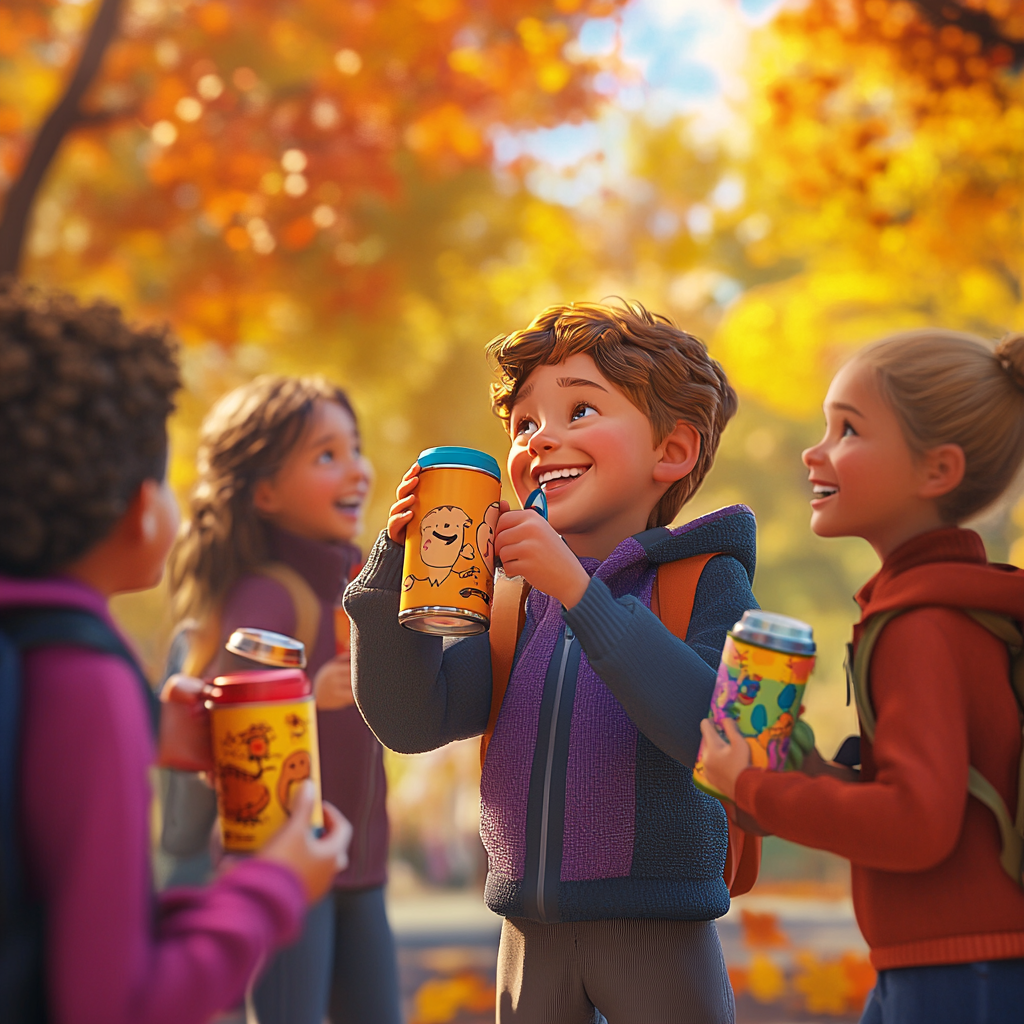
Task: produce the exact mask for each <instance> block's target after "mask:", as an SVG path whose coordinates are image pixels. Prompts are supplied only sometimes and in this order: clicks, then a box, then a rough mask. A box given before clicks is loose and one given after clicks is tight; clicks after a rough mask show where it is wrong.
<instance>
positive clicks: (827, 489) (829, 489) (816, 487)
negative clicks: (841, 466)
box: [811, 481, 839, 504]
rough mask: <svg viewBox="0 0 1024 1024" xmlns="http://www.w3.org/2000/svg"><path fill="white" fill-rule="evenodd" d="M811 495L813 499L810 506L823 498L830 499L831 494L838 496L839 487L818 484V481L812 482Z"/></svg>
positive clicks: (836, 485)
mask: <svg viewBox="0 0 1024 1024" xmlns="http://www.w3.org/2000/svg"><path fill="white" fill-rule="evenodd" d="M811 493H812V494H813V495H814V497H813V498H811V504H814V503H815V502H816V501H822V500H823V499H825V498H831V497H832V495H833V494H838V493H839V485H838V484H825V483H819V482H818V481H812V483H811Z"/></svg>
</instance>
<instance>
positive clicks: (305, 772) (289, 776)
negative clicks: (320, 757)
mask: <svg viewBox="0 0 1024 1024" xmlns="http://www.w3.org/2000/svg"><path fill="white" fill-rule="evenodd" d="M312 777H313V759H312V758H311V757H310V756H309V751H308V750H293V751H292V752H291V753H290V754H289V755H288V756H287V757H286V758H285V759H284V764H282V765H281V774H280V775H279V776H278V779H277V799H278V801H279V802H280V804H281V806H282V807H283V808H284V811H285V814H287V815H289V817H290V816H291V813H292V786H293V785H294V784H295V783H297V782H304V781H305V780H306V779H310V778H312Z"/></svg>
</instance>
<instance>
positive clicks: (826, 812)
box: [702, 330, 1024, 1024]
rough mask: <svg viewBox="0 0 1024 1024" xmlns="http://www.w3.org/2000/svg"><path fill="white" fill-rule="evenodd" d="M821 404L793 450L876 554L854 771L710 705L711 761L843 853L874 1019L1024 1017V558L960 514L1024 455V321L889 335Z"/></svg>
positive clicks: (755, 804)
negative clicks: (797, 761) (762, 734)
mask: <svg viewBox="0 0 1024 1024" xmlns="http://www.w3.org/2000/svg"><path fill="white" fill-rule="evenodd" d="M825 421H826V430H825V436H824V438H823V439H822V440H821V442H820V443H819V444H817V445H815V446H814V447H813V448H809V449H808V450H807V451H805V452H804V455H803V460H804V463H805V464H806V466H807V467H808V469H809V471H810V484H811V488H812V491H813V496H812V498H811V509H812V513H811V529H812V530H813V531H814V532H815V533H817V534H818V535H819V536H823V537H861V538H863V539H864V540H866V541H867V542H868V543H869V544H870V545H871V546H872V547H873V548H874V550H875V552H876V553H877V555H878V557H879V559H880V560H881V562H882V565H881V568H880V570H879V571H878V573H877V574H876V575H875V576H874V577H872V578H871V579H870V580H869V581H868V582H867V583H866V584H865V585H864V586H863V587H862V588H861V590H860V592H859V593H858V594H857V602H858V603H859V604H860V607H861V611H862V617H861V621H860V623H859V625H857V626H856V627H855V628H854V636H853V642H854V648H855V650H856V651H860V652H861V653H860V656H859V657H857V656H855V657H854V659H853V665H854V671H853V675H852V678H853V682H854V685H855V688H856V690H857V694H858V702H857V703H858V710H859V711H860V718H861V736H860V771H859V774H858V773H857V772H855V771H854V770H853V769H852V768H844V767H841V766H838V765H835V764H830V763H826V762H823V761H821V759H820V758H814V759H812V763H811V764H810V767H809V768H808V767H807V766H805V770H804V771H803V772H791V773H786V774H776V773H772V772H767V771H764V770H761V769H756V768H750V767H749V766H748V765H749V752H748V749H747V746H746V744H744V743H742V742H739V735H738V733H737V732H736V730H735V728H732V729H730V728H728V727H727V728H726V733H727V735H726V740H722V739H720V738H719V737H718V735H717V733H716V732H715V730H714V728H713V727H712V726H710V723H708V722H705V723H704V725H703V727H702V728H703V731H704V736H705V739H706V740H707V743H708V746H709V747H710V755H709V758H708V760H707V762H706V763H707V768H708V776H709V778H710V779H711V781H712V782H713V784H714V785H715V786H717V787H719V788H720V789H721V790H722V791H723V792H725V793H727V794H728V795H729V797H731V798H733V799H734V800H735V802H736V805H737V806H738V807H739V808H740V809H742V810H743V811H745V812H746V813H748V814H751V815H753V816H754V817H755V818H756V819H757V821H758V823H759V824H760V825H761V826H762V827H763V828H765V829H766V830H768V831H769V832H772V833H775V834H776V835H780V836H782V837H783V838H785V839H790V840H793V841H795V842H798V843H803V844H804V845H806V846H812V847H816V848H818V849H823V850H831V851H832V852H834V853H838V854H840V855H841V856H844V857H847V858H849V860H850V862H851V871H852V881H853V898H854V906H855V909H856V913H857V920H858V923H859V924H860V927H861V930H862V931H863V933H864V937H865V938H866V939H867V941H868V944H869V946H870V947H871V960H872V963H873V964H874V966H875V967H876V968H877V969H878V971H879V974H878V981H877V984H876V986H875V989H874V991H873V992H872V994H871V996H870V998H869V1000H868V1005H867V1007H866V1008H865V1010H864V1015H863V1017H862V1021H863V1022H865V1024H896V1022H899V1024H946V1022H948V1024H954V1022H955V1024H982V1022H992V1024H995V1022H1004V1021H1011V1020H1021V1019H1022V1015H1024V889H1022V887H1021V864H1020V859H1021V845H1022V842H1024V840H1022V837H1021V836H1020V834H1019V831H1020V827H1021V819H1020V816H1017V822H1016V827H1015V826H1014V822H1013V818H1014V815H1015V812H1016V809H1017V801H1018V785H1019V779H1020V767H1021V706H1020V703H1019V702H1020V699H1021V697H1022V696H1024V694H1021V695H1020V696H1018V695H1017V693H1016V692H1015V688H1014V686H1012V685H1011V673H1010V666H1011V655H1012V654H1013V652H1014V650H1015V649H1016V648H1017V647H1019V645H1020V643H1021V636H1020V623H1021V619H1022V618H1024V572H1022V571H1021V570H1020V569H1015V568H1013V567H1011V566H1004V565H993V564H990V563H989V562H988V559H987V557H986V554H985V548H984V546H983V545H982V542H981V538H980V537H979V536H978V534H976V533H974V532H973V531H971V530H968V529H964V528H962V527H961V526H960V524H961V523H963V522H964V521H965V520H968V519H970V518H971V517H973V516H975V515H977V514H978V513H979V512H982V511H983V510H984V509H986V508H988V507H989V506H991V505H992V504H993V503H994V502H996V501H997V500H998V499H999V498H1000V497H1001V496H1003V495H1004V494H1005V493H1006V492H1007V491H1008V489H1009V488H1010V487H1011V485H1012V483H1013V481H1014V479H1015V478H1016V476H1017V474H1018V471H1019V469H1020V467H1021V463H1022V461H1024V336H1016V337H1012V338H1008V339H1006V340H1005V341H1003V342H1002V343H1001V344H1000V345H999V346H998V348H996V349H995V351H994V352H993V350H992V348H991V347H990V346H988V345H986V344H985V343H984V342H983V341H982V340H981V339H979V338H975V337H973V336H971V335H967V334H959V333H955V332H951V331H942V330H922V331H915V332H911V333H908V334H901V335H897V336H895V337H891V338H888V339H886V340H884V341H881V342H879V343H878V344H876V345H874V346H872V347H870V348H868V349H866V350H865V351H863V352H861V353H859V354H857V355H856V356H855V357H854V358H853V359H852V360H851V361H850V362H849V363H847V364H846V366H844V367H843V368H842V369H841V370H840V371H839V373H838V374H837V375H836V377H835V379H834V380H833V381H832V385H831V387H830V388H829V390H828V395H827V396H826V398H825ZM883 617H884V618H883ZM872 644H873V647H872V646H871V645H872ZM1008 644H1009V646H1008ZM862 647H863V648H864V649H863V650H862ZM865 651H866V652H867V654H866V656H865ZM872 652H873V653H872ZM1022 668H1024V666H1022ZM1016 679H1017V683H1018V687H1019V688H1020V689H1022V690H1024V686H1022V685H1021V684H1022V683H1024V672H1018V673H1017V674H1016ZM728 724H729V725H732V723H728ZM979 778H980V779H981V780H982V781H981V782H979V781H978V780H979ZM986 787H987V788H986ZM1000 821H1002V822H1003V826H1004V829H1005V830H1003V829H1001V825H1000ZM1015 835H1016V838H1014V836H1015Z"/></svg>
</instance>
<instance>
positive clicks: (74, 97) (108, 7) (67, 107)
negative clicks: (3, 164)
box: [0, 0, 122, 276]
mask: <svg viewBox="0 0 1024 1024" xmlns="http://www.w3.org/2000/svg"><path fill="white" fill-rule="evenodd" d="M121 3H122V0H103V2H102V4H101V5H100V9H99V11H98V12H97V14H96V20H95V21H94V22H93V24H92V28H91V29H90V30H89V38H88V39H86V41H85V46H84V47H83V48H82V53H81V56H80V57H79V58H78V66H77V67H76V68H75V72H74V74H73V75H72V76H71V80H70V81H69V82H68V86H67V89H65V91H64V95H63V96H62V97H61V98H60V101H59V102H58V103H57V105H56V106H55V107H54V108H53V110H51V111H50V113H49V115H48V116H47V118H46V120H45V121H44V122H43V125H42V127H41V128H40V129H39V134H38V135H37V136H36V139H35V142H34V143H33V144H32V150H31V152H30V153H29V155H28V159H27V160H26V161H25V166H24V167H23V168H22V169H21V173H20V174H19V175H18V177H17V179H16V181H15V182H14V184H13V185H12V186H11V188H10V190H9V191H8V193H7V202H6V203H5V204H4V213H3V217H2V218H0V276H2V275H3V274H17V273H18V269H19V267H20V266H21V257H22V252H23V250H24V248H25V233H26V230H27V228H28V220H29V214H30V212H31V210H32V204H33V202H34V201H35V198H36V193H37V192H38V191H39V187H40V185H42V183H43V180H44V178H45V177H46V172H47V171H48V170H49V168H50V164H51V163H52V162H53V158H54V156H55V155H56V153H57V150H58V149H59V148H60V144H61V143H62V142H63V141H64V137H65V136H66V135H67V134H68V132H69V131H71V130H72V129H73V128H74V127H75V125H76V123H77V122H78V121H79V119H80V117H81V109H80V106H79V104H80V103H81V101H82V97H83V96H84V95H85V93H86V92H87V91H88V89H89V86H90V85H92V82H93V79H94V78H95V77H96V73H97V72H98V71H99V69H100V65H101V64H102V63H103V55H104V54H105V53H106V50H107V47H108V46H109V45H110V42H111V40H112V39H113V38H114V34H115V33H116V32H117V27H118V23H119V20H120V14H121Z"/></svg>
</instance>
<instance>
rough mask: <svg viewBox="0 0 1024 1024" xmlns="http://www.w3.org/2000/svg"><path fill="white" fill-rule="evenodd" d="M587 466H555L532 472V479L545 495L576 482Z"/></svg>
mask: <svg viewBox="0 0 1024 1024" xmlns="http://www.w3.org/2000/svg"><path fill="white" fill-rule="evenodd" d="M588 469H590V467H589V466H556V467H552V468H549V469H541V470H540V471H539V472H538V471H537V470H534V473H533V475H534V478H535V479H536V481H537V484H538V485H539V486H540V487H541V489H542V490H543V491H544V493H545V494H549V493H551V492H552V491H557V490H561V489H562V488H564V487H568V486H569V485H570V484H571V483H573V481H575V480H578V479H579V478H580V477H581V476H583V474H584V473H586V472H587V470H588Z"/></svg>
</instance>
